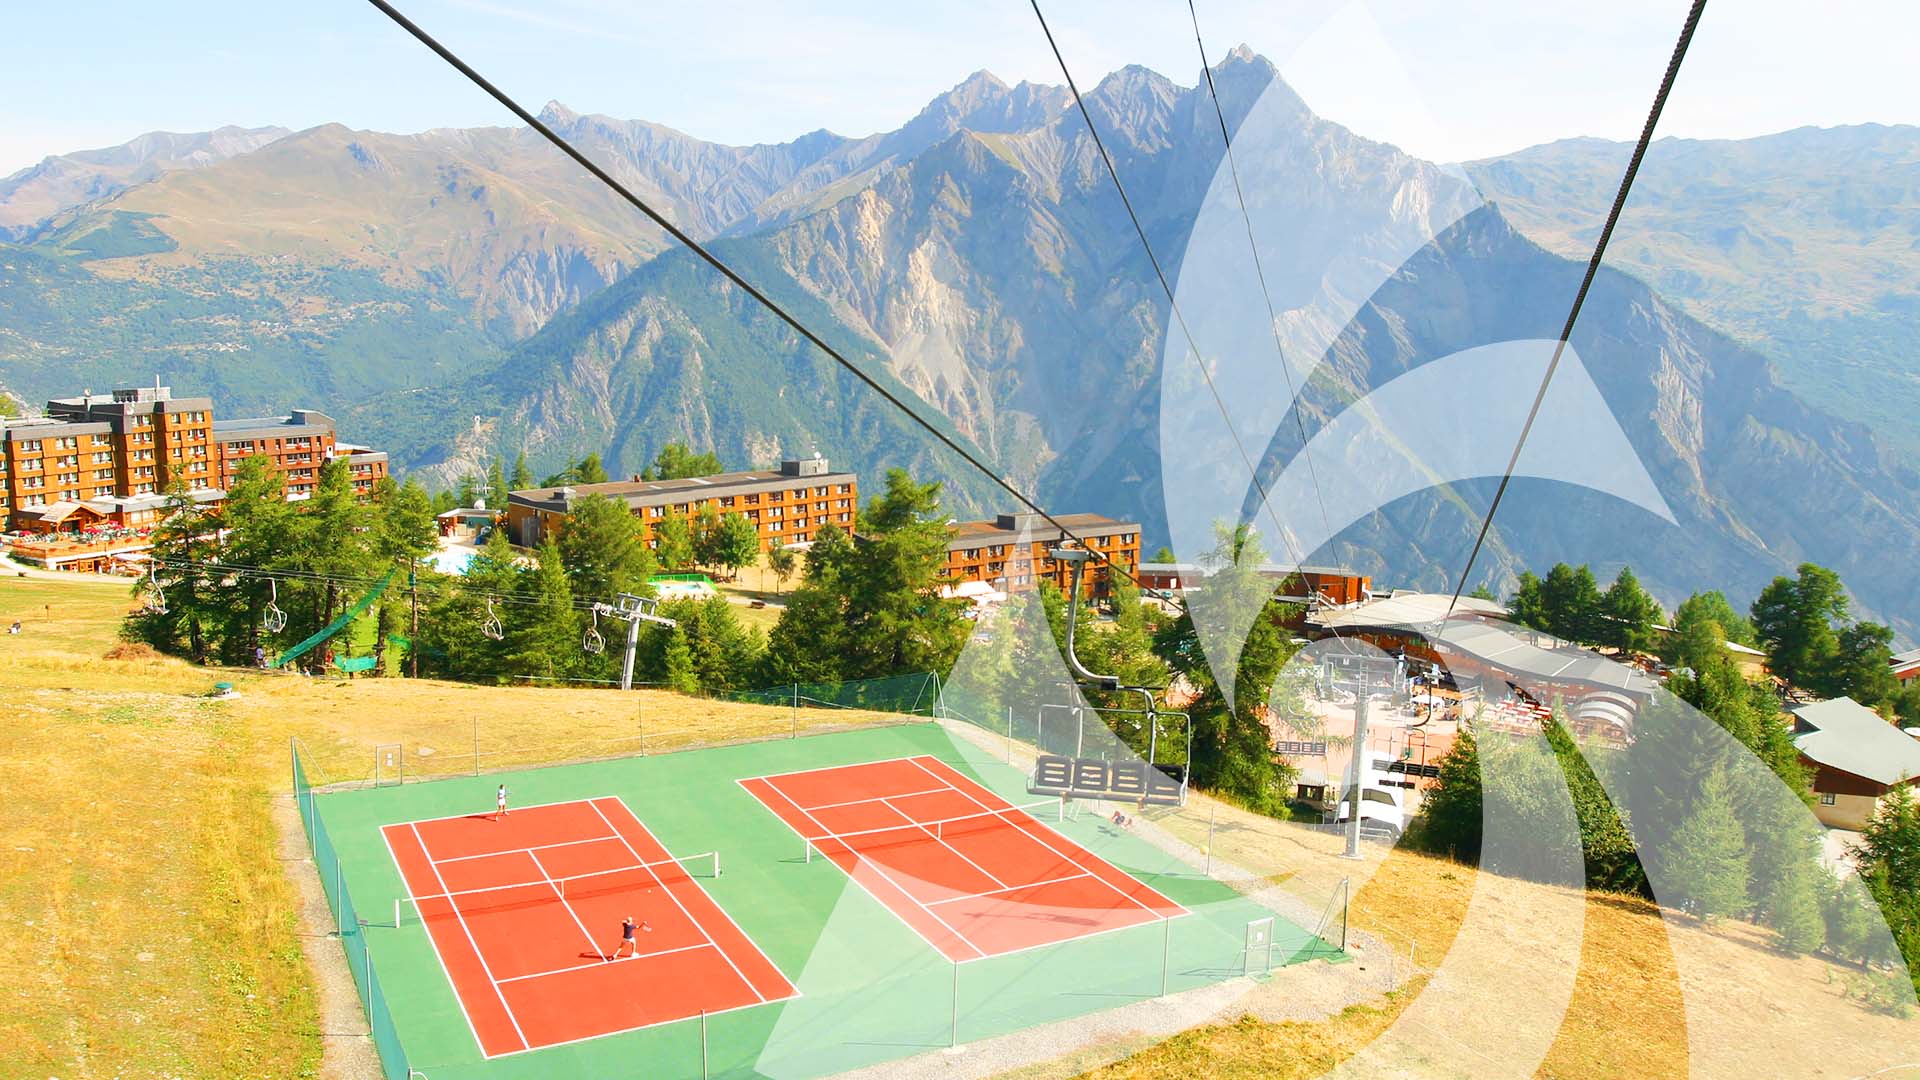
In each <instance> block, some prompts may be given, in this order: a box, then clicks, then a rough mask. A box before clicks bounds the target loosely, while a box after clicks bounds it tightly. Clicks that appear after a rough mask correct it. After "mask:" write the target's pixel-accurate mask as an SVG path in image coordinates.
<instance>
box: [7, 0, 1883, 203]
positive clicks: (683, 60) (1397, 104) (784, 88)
mask: <svg viewBox="0 0 1920 1080" xmlns="http://www.w3.org/2000/svg"><path fill="white" fill-rule="evenodd" d="M1043 6H1044V8H1045V9H1046V11H1047V14H1048V17H1049V18H1050V19H1052V20H1053V21H1054V23H1055V29H1056V32H1057V33H1059V34H1060V35H1061V37H1062V47H1063V48H1064V50H1065V51H1066V53H1067V60H1068V62H1069V63H1070V64H1072V65H1073V66H1074V69H1075V70H1074V74H1075V76H1076V77H1077V78H1079V79H1080V80H1081V81H1082V82H1083V84H1084V85H1083V88H1084V86H1085V85H1091V84H1092V83H1093V82H1094V81H1096V80H1097V78H1098V76H1099V75H1101V74H1104V73H1105V72H1107V71H1110V70H1112V69H1113V68H1116V67H1118V66H1121V65H1123V64H1127V63H1140V64H1145V65H1147V66H1149V67H1152V68H1154V69H1155V70H1157V71H1160V72H1162V73H1163V74H1166V75H1168V76H1170V77H1172V78H1174V79H1175V80H1176V81H1178V82H1181V83H1183V84H1192V83H1193V82H1194V81H1195V80H1196V78H1197V76H1198V70H1199V69H1198V63H1197V55H1196V52H1195V50H1194V45H1193V38H1192V31H1191V29H1190V27H1189V25H1188V22H1187V11H1186V6H1185V4H1184V3H1183V2H1182V0H1152V2H1146V0H1107V2H1093V0H1050V2H1046V3H1044V4H1043ZM402 7H403V9H404V10H407V11H408V12H409V13H410V14H411V15H412V16H413V17H414V18H415V19H416V20H418V21H419V22H421V23H422V24H423V25H424V26H426V27H427V28H428V29H429V30H430V31H432V32H434V33H435V34H437V35H439V36H440V37H441V38H442V39H443V40H445V41H447V42H448V43H449V44H451V45H452V46H453V47H454V48H456V49H457V50H459V51H461V52H462V53H463V54H465V55H466V56H467V58H468V59H469V60H470V61H472V62H473V63H474V64H475V65H476V66H477V67H479V68H480V69H481V70H482V71H484V72H487V73H489V74H491V75H493V76H494V77H495V78H496V79H497V80H498V81H499V82H500V83H501V84H502V85H503V86H505V87H506V88H507V89H508V90H509V91H510V92H512V93H514V94H516V95H519V96H521V97H523V98H524V99H525V100H526V101H527V102H529V103H530V104H531V105H533V106H535V107H538V106H539V105H540V104H541V103H543V102H545V101H546V100H548V99H550V98H554V99H558V100H561V101H564V102H566V103H567V104H568V105H570V106H572V107H574V108H576V109H579V110H581V111H590V112H601V113H609V114H612V115H615V116H621V117H640V118H644V119H648V120H654V121H658V122H660V123H664V124H668V125H671V126H673V127H676V128H680V129H682V130H684V131H687V132H690V133H692V134H695V135H698V136H701V137H703V138H708V139H714V140H719V141H724V142H734V143H747V142H770V141H780V140H784V139H788V138H791V137H793V136H795V135H798V134H801V133H803V132H806V131H810V130H813V129H815V128H821V127H825V128H829V129H832V130H834V131H837V132H840V133H842V134H849V135H860V134H866V133H868V132H871V131H876V130H883V129H889V128H893V127H895V126H898V125H899V124H900V123H901V122H902V121H904V120H906V119H907V118H908V117H910V116H911V115H913V113H914V112H916V111H917V110H918V109H919V108H920V107H921V106H922V105H924V104H925V103H926V101H927V100H928V99H929V98H931V97H933V96H934V95H935V94H937V93H939V92H940V91H941V90H943V89H945V88H947V87H949V86H951V85H953V84H954V83H957V82H959V81H960V80H961V79H962V78H964V77H965V76H966V75H967V74H969V73H970V72H972V71H974V70H977V69H980V68H986V69H989V70H991V71H993V72H994V73H996V74H998V75H1000V76H1001V77H1002V78H1004V79H1006V80H1007V81H1009V82H1015V81H1018V80H1020V79H1032V80H1036V81H1044V82H1050V83H1058V82H1059V81H1060V79H1059V75H1058V71H1057V70H1056V68H1055V67H1054V62H1053V58H1052V56H1051V55H1050V54H1049V53H1048V52H1047V51H1046V45H1045V42H1044V40H1043V39H1042V38H1041V36H1040V34H1039V31H1038V28H1037V25H1036V23H1035V21H1034V17H1033V13H1032V11H1031V9H1030V8H1029V7H1028V6H1027V4H1026V3H1025V2H1024V0H996V2H993V3H987V4H980V3H972V4H941V5H934V4H916V3H899V2H897V0H895V2H873V0H825V2H818V3H803V4H792V3H774V2H770V0H743V2H739V3H724V2H721V3H694V4H688V3H675V4H661V3H620V2H614V0H546V2H544V3H535V2H531V0H402ZM1199 8H1200V16H1201V20H1202V27H1201V28H1202V31H1203V32H1204V33H1205V34H1206V37H1207V47H1208V49H1209V51H1210V52H1211V53H1212V55H1213V57H1214V58H1215V59H1216V60H1217V59H1218V57H1219V55H1220V54H1221V53H1223V52H1225V51H1226V50H1227V49H1228V48H1230V47H1231V46H1233V45H1234V44H1236V43H1239V42H1246V43H1248V44H1250V45H1252V46H1253V47H1254V48H1255V49H1256V50H1258V51H1260V52H1262V53H1264V54H1266V55H1267V56H1268V57H1269V58H1270V59H1272V60H1273V61H1274V62H1275V63H1276V64H1278V65H1279V66H1280V67H1281V70H1282V73H1283V74H1284V75H1285V76H1286V77H1287V79H1288V81H1289V82H1291V83H1292V84H1293V85H1294V86H1295V87H1296V88H1297V89H1299V90H1300V91H1301V93H1302V95H1303V96H1305V97H1306V99H1307V101H1308V103H1309V104H1311V105H1312V106H1313V107H1314V108H1315V109H1316V110H1317V111H1319V112H1320V113H1321V114H1323V115H1325V116H1327V117H1329V118H1331V119H1334V120H1338V121H1340V122H1342V123H1345V124H1347V125H1348V126H1349V127H1352V128H1354V129H1355V130H1357V131H1359V132H1360V133H1362V134H1365V135H1369V136H1372V137H1374V138H1379V139H1384V140H1386V141H1389V142H1393V143H1396V144H1398V145H1400V146H1402V147H1404V148H1405V149H1407V150H1409V151H1412V152H1413V153H1416V154H1419V155H1421V156H1424V157H1428V158H1432V159H1436V160H1443V161H1451V160H1463V159H1468V158H1474V157H1481V156H1488V155H1493V154H1499V153H1504V152H1507V151H1510V150H1514V149H1518V148H1519V147H1522V146H1527V145H1531V144H1534V143H1538V142H1545V141H1548V140H1551V139H1554V138H1560V137H1564V136H1570V135H1602V136H1607V137H1612V138H1621V139H1624V138H1631V137H1632V136H1633V135H1634V134H1635V133H1636V132H1637V130H1638V128H1639V124H1640V121H1641V118H1642V116H1643V115H1644V112H1645V109H1646V105H1647V102H1648V100H1649V98H1650V97H1651V95H1652V91H1653V87H1654V85H1655V82H1656V81H1657V79H1658V77H1659V72H1660V70H1661V68H1662V66H1663V65H1664V64H1665V62H1666V58H1667V55H1668V52H1669V50H1670V49H1671V47H1672V43H1673V39H1674V35H1675V34H1676V32H1677V30H1678V27H1679V21H1680V18H1681V16H1682V14H1683V12H1684V8H1685V5H1684V4H1683V3H1681V2H1679V0H1666V2H1658V3H1656V2H1653V0H1608V2H1606V3H1570V2H1566V0H1459V2H1455V3H1450V4H1440V3H1434V2H1431V0H1394V2H1388V0H1382V2H1376V3H1371V4H1367V3H1359V4H1349V3H1345V2H1314V0H1308V2H1300V3H1287V4H1276V3H1249V2H1242V0H1199ZM1442 9H1446V10H1442ZM0 18H4V25H5V26H6V28H7V33H8V37H9V38H10V40H11V47H10V48H9V49H8V50H7V51H8V59H7V63H6V64H5V65H3V66H0V101H4V102H5V106H4V108H5V114H6V122H5V123H4V124H0V175H3V174H5V173H7V172H11V171H13V170H14V169H17V168H21V167H24V166H26V165H29V164H32V163H33V162H35V161H37V160H38V159H39V158H41V157H42V156H44V155H46V154H49V153H58V152H62V151H68V150H76V149H83V148H88V147H94V146H103V145H110V144H113V143H118V142H123V141H125V140H126V139H128V138H129V137H131V136H133V135H136V134H139V133H140V132H143V131H149V130H154V129H166V130H174V131H193V130H201V129H205V128H210V127H215V126H218V125H220V124H229V123H233V124H242V125H260V124H283V125H286V126H288V127H292V128H302V127H308V126H311V125H314V124H319V123H324V122H328V121H340V122H343V123H346V124H349V125H351V126H354V127H364V128H376V129H380V130H386V131H416V130H421V129H424V128H429V127H441V126H467V125H476V124H490V123H503V122H505V119H504V118H505V114H504V113H503V112H502V111H501V110H500V109H499V108H498V107H497V106H495V105H494V104H493V103H492V102H491V101H489V100H487V99H485V98H483V97H482V96H481V95H480V94H479V93H478V92H477V91H475V90H473V89H472V88H471V87H469V86H467V85H466V84H465V83H464V82H463V81H461V80H460V79H459V78H458V76H457V75H455V74H454V73H453V72H451V71H450V70H449V69H447V68H445V67H444V66H443V65H442V64H441V63H440V62H439V61H438V60H437V59H436V58H434V57H433V56H431V55H430V54H429V53H427V52H426V51H425V50H423V49H422V48H421V47H420V46H418V45H417V44H415V43H414V42H412V41H411V40H410V39H406V38H404V37H403V36H402V35H401V33H400V32H399V31H398V30H397V29H396V28H394V27H393V26H391V25H390V24H389V23H388V22H387V21H386V20H385V18H384V17H383V16H381V15H380V14H379V12H378V11H376V10H375V9H373V8H372V7H371V6H369V5H367V4H365V3H362V2H360V0H270V2H260V0H248V2H239V0H181V2H179V3H177V4H172V5H155V4H153V3H152V2H151V0H143V2H140V3H134V2H132V0H74V2H71V3H65V4H35V5H31V6H29V5H10V10H8V11H6V13H5V14H4V16H0ZM1917 45H1920V4H1915V3H1912V2H1911V0H1902V2H1899V3H1895V2H1891V0H1845V2H1843V3H1840V4H1833V5H1825V6H1824V10H1820V11H1819V12H1818V13H1817V14H1813V13H1811V7H1810V6H1809V5H1806V4H1804V3H1802V2H1789V0H1739V2H1735V0H1715V2H1714V3H1713V4H1712V5H1710V6H1709V8H1708V10H1707V14H1706V18H1705V20H1704V22H1703V23H1702V26H1701V29H1700V33H1699V36H1698V39H1697V41H1696V44H1695V47H1694V53H1693V56H1692V58H1691V59H1690V61H1689V63H1688V67H1687V69H1686V71H1685V73H1684V75H1683V76H1682V79H1681V83H1680V86H1679V88H1678V90H1677V92H1676V95H1675V97H1674V101H1673V105H1672V107H1671V108H1670V111H1669V113H1668V118H1667V121H1666V122H1665V123H1664V124H1663V126H1662V132H1663V133H1665V134H1675V135H1688V136H1696V137H1738V136H1747V135H1755V134H1761V133H1765V132H1770V131H1778V130H1782V129H1785V128H1790V127H1797V126H1800V125H1803V124H1821V125H1827V124H1842V123H1858V122H1863V121H1880V122H1885V123H1916V122H1920V89H1917V88H1916V84H1915V82H1914V80H1913V79H1912V76H1911V66H1912V62H1913V57H1914V55H1915V54H1916V51H1917V50H1916V46H1917Z"/></svg>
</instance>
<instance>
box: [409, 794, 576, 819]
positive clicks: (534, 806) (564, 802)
mask: <svg viewBox="0 0 1920 1080" xmlns="http://www.w3.org/2000/svg"><path fill="white" fill-rule="evenodd" d="M586 801H587V800H585V799H560V800H558V801H556V802H543V803H528V804H527V805H525V806H509V807H507V816H508V817H512V816H513V812H514V811H516V810H544V809H546V808H548V807H551V806H568V805H571V804H573V803H577V802H586ZM461 818H495V819H496V820H497V819H498V818H497V813H496V812H495V811H493V810H487V811H484V812H480V813H472V814H448V815H447V816H446V817H423V818H420V819H419V820H417V821H409V822H407V824H409V825H431V824H433V823H434V822H436V821H458V820H460V819H461Z"/></svg>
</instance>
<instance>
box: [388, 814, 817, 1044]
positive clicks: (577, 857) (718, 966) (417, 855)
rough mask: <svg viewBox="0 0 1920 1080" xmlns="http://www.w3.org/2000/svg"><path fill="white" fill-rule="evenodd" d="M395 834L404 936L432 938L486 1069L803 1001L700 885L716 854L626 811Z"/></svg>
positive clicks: (494, 818) (475, 818)
mask: <svg viewBox="0 0 1920 1080" xmlns="http://www.w3.org/2000/svg"><path fill="white" fill-rule="evenodd" d="M381 832H382V834H383V835H384V836H385V838H386V842H387V849H388V850H389V851H390V852H391V853H392V855H393V861H394V865H395V866H396V867H398V869H399V870H400V874H401V876H402V878H403V879H404V880H405V881H406V886H407V890H408V895H407V896H406V897H404V898H402V899H398V900H396V901H395V904H394V925H395V927H396V928H399V927H404V926H406V925H407V922H408V919H409V917H413V918H417V919H418V920H419V921H420V923H421V924H423V925H424V926H425V927H426V929H427V933H428V936H429V938H430V939H431V940H432V942H433V948H434V952H435V953H436V954H437V955H438V957H439V959H440V965H441V967H442V968H444V969H445V970H446V973H447V978H448V980H449V981H450V982H451V983H452V984H453V988H454V992H455V993H456V994H458V996H459V999H460V1007H461V1010H462V1011H463V1012H464V1013H465V1014H466V1018H467V1023H468V1025H469V1026H470V1027H471V1028H472V1029H473V1035H474V1039H475V1040H476V1041H477V1042H478V1043H479V1045H480V1049H481V1052H482V1053H483V1054H484V1055H485V1056H487V1057H490V1058H491V1057H499V1056H501V1055H504V1054H515V1053H521V1052H524V1051H527V1050H532V1049H538V1048H540V1047H545V1046H557V1045H560V1044H562V1043H570V1042H578V1041H580V1040H582V1039H592V1038H598V1037H600V1036H604V1035H611V1034H614V1033H617V1032H622V1031H632V1030H635V1029H638V1028H645V1027H652V1026H654V1025H656V1024H666V1023H672V1022H674V1021H676V1020H685V1019H687V1018H688V1017H691V1016H698V1015H701V1014H709V1015H710V1014H714V1013H724V1012H730V1011H732V1010H734V1009H743V1008H750V1007H752V1006H755V1005H761V1004H765V1003H767V1002H770V1001H783V1000H785V999H787V998H790V997H792V996H794V989H793V985H792V984H791V983H789V982H788V981H787V979H786V976H784V975H782V974H781V973H780V971H779V969H777V968H775V967H774V966H773V964H772V963H771V962H770V961H768V960H767V958H766V956H765V954H763V953H762V952H761V951H760V949H759V948H758V947H757V946H755V945H754V943H753V941H752V940H751V939H750V938H748V937H747V936H746V934H744V933H742V932H741V930H740V928H739V927H738V926H736V925H735V924H734V922H733V920H732V919H730V918H728V917H727V915H726V913H725V912H723V911H721V910H720V908H719V906H718V905H716V904H715V903H714V902H713V900H712V898H711V897H709V896H708V895H707V893H706V891H705V890H704V889H702V888H701V887H700V883H699V881H698V880H696V879H695V877H694V873H695V870H694V869H693V868H692V867H704V868H705V869H706V870H707V872H708V873H709V874H711V875H712V876H715V877H717V876H719V872H720V859H719V855H718V853H714V852H709V853H706V854H705V855H702V856H699V857H696V858H694V859H691V860H681V859H676V858H674V857H673V856H672V855H670V854H668V852H667V849H666V848H665V847H663V846H661V844H660V842H659V841H658V840H656V839H655V838H654V836H653V834H652V833H650V832H648V831H647V828H646V826H645V825H642V824H641V823H640V820H639V819H638V818H636V817H635V816H634V815H633V813H632V811H630V810H628V809H627V806H626V804H625V803H624V802H622V801H621V800H620V799H618V798H615V797H605V798H596V799H584V800H577V801H571V802H563V803H551V804H548V805H545V806H533V807H526V808H523V809H520V810H514V811H511V812H509V813H508V814H505V815H495V814H485V813H482V814H468V815H461V816H457V817H446V818H437V819H431V820H427V821H409V822H404V823H401V824H396V825H388V826H386V827H385V828H384V829H382V830H381ZM690 864H691V865H690ZM628 917H631V918H633V919H634V920H635V922H636V923H637V924H638V925H639V928H640V929H639V930H637V931H636V933H635V941H636V944H635V946H633V947H628V948H625V949H622V948H621V944H622V934H621V930H622V922H623V920H625V919H626V918H628ZM616 950H618V951H620V952H621V953H623V955H621V956H619V957H615V956H614V953H615V952H616Z"/></svg>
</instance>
